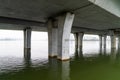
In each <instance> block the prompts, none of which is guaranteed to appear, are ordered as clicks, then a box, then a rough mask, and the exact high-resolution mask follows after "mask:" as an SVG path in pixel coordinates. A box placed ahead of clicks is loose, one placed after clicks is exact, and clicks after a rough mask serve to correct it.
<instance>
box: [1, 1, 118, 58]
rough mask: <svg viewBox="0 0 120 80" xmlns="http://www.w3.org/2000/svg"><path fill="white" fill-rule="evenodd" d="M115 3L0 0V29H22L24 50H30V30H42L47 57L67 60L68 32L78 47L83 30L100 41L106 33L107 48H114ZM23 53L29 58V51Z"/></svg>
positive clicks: (116, 18)
mask: <svg viewBox="0 0 120 80" xmlns="http://www.w3.org/2000/svg"><path fill="white" fill-rule="evenodd" d="M119 2H120V1H119V0H23V1H22V0H10V1H9V0H1V1H0V29H10V30H24V48H25V50H30V49H31V31H32V30H33V31H46V32H48V42H49V44H48V46H49V51H48V52H49V56H51V57H54V56H57V58H58V59H61V60H67V59H69V36H70V32H72V33H74V34H75V35H76V44H77V46H79V48H81V47H82V38H83V35H84V33H87V34H98V35H99V36H100V40H101V41H102V36H103V35H104V41H106V35H110V36H111V48H112V49H115V47H116V45H115V44H116V43H115V41H116V34H120V18H119V17H120V6H119ZM118 36H119V35H118ZM101 43H102V42H101ZM104 45H105V46H106V44H104ZM26 55H28V56H29V57H30V54H28V53H27V54H25V56H26ZM28 56H27V57H28ZM29 57H28V58H29Z"/></svg>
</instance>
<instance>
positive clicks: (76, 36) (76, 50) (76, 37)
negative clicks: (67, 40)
mask: <svg viewBox="0 0 120 80" xmlns="http://www.w3.org/2000/svg"><path fill="white" fill-rule="evenodd" d="M73 34H74V39H75V53H76V52H78V33H73Z"/></svg>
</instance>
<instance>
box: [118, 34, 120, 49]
mask: <svg viewBox="0 0 120 80" xmlns="http://www.w3.org/2000/svg"><path fill="white" fill-rule="evenodd" d="M118 50H119V51H120V35H118Z"/></svg>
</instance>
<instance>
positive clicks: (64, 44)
mask: <svg viewBox="0 0 120 80" xmlns="http://www.w3.org/2000/svg"><path fill="white" fill-rule="evenodd" d="M73 20H74V14H72V13H69V12H68V13H65V14H63V15H60V16H58V18H57V23H56V24H57V26H55V21H53V20H52V19H51V20H49V21H48V40H49V45H48V46H49V51H48V52H49V56H50V57H55V56H57V58H58V59H60V60H68V59H69V58H70V56H69V38H70V33H71V29H72V24H73Z"/></svg>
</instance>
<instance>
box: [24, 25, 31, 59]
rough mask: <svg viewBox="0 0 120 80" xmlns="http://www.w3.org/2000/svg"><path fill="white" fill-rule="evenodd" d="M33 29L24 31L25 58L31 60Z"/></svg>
mask: <svg viewBox="0 0 120 80" xmlns="http://www.w3.org/2000/svg"><path fill="white" fill-rule="evenodd" d="M31 30H32V29H31V28H30V27H28V28H26V29H24V58H25V59H28V60H29V59H30V57H31Z"/></svg>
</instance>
